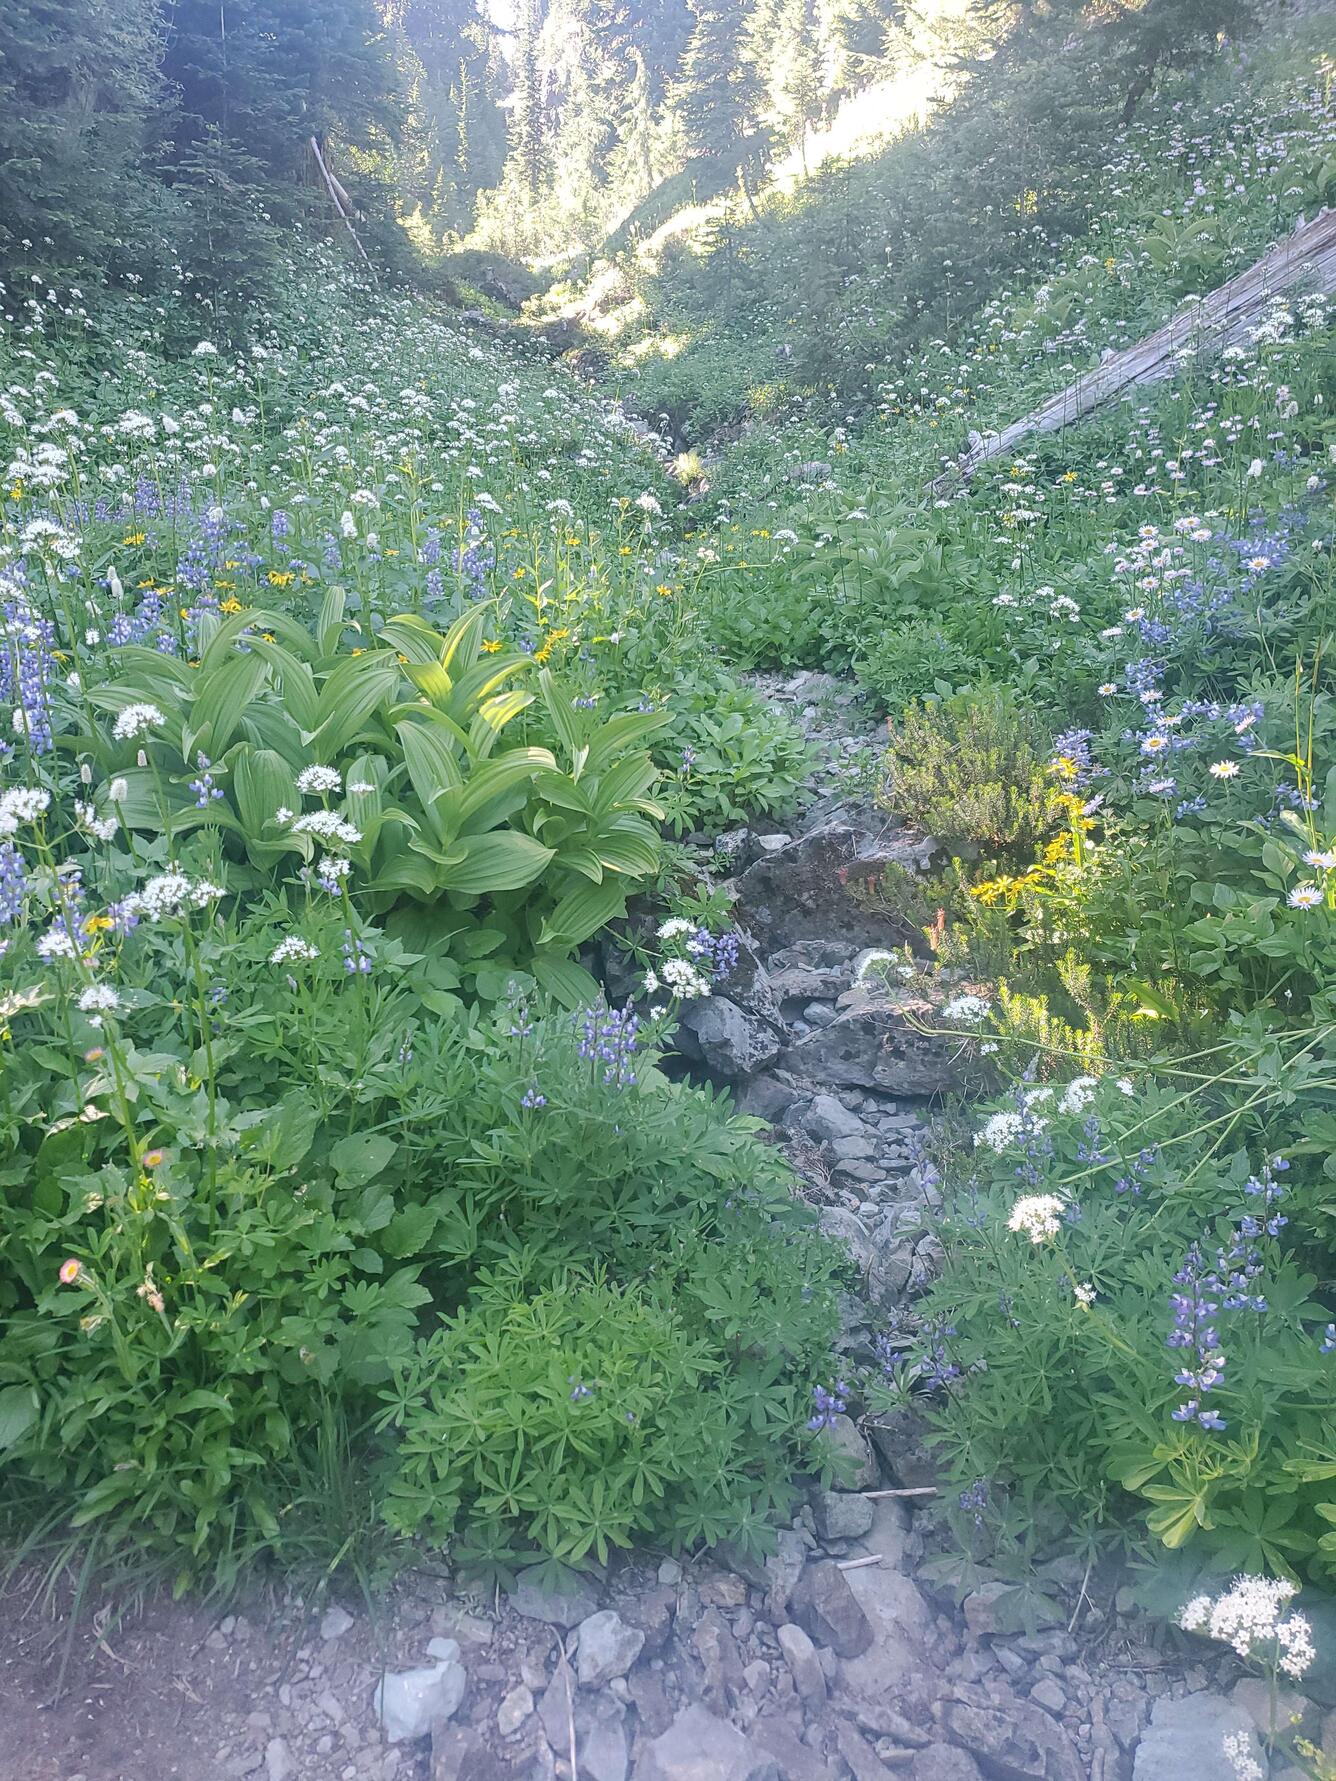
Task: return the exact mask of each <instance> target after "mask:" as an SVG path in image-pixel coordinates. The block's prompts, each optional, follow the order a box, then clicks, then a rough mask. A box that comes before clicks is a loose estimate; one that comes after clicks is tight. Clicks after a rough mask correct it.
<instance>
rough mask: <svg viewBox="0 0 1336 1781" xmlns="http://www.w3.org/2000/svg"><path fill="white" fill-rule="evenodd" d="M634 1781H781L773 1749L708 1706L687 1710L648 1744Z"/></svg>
mask: <svg viewBox="0 0 1336 1781" xmlns="http://www.w3.org/2000/svg"><path fill="white" fill-rule="evenodd" d="M635 1781H779V1769H778V1767H777V1765H776V1763H775V1759H774V1757H773V1756H771V1755H770V1753H769V1751H767V1750H764V1749H762V1748H760V1747H759V1746H758V1745H756V1744H754V1743H752V1741H751V1740H750V1739H749V1738H747V1737H744V1736H743V1734H742V1733H741V1732H740V1731H738V1730H737V1728H736V1727H735V1726H732V1725H730V1724H729V1722H728V1721H727V1720H726V1719H719V1718H717V1717H716V1716H715V1715H714V1714H713V1713H709V1712H707V1711H706V1709H705V1708H704V1707H701V1706H692V1707H686V1708H684V1709H683V1710H682V1712H680V1713H679V1714H678V1715H677V1718H676V1719H674V1721H673V1723H672V1724H671V1725H670V1726H669V1727H668V1729H667V1731H666V1732H664V1733H662V1735H661V1736H659V1737H657V1738H654V1739H653V1740H652V1741H651V1742H650V1743H649V1744H647V1745H646V1746H645V1747H644V1749H643V1751H642V1752H641V1755H640V1757H639V1760H638V1761H637V1763H636V1771H635Z"/></svg>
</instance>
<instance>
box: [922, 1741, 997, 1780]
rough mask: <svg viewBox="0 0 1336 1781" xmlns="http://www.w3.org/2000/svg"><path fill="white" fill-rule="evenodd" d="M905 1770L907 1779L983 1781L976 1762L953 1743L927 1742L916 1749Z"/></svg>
mask: <svg viewBox="0 0 1336 1781" xmlns="http://www.w3.org/2000/svg"><path fill="white" fill-rule="evenodd" d="M905 1772H906V1774H907V1775H908V1777H909V1781H983V1770H982V1769H981V1768H980V1767H979V1765H978V1763H977V1762H975V1760H974V1758H973V1757H972V1756H971V1755H970V1754H969V1752H968V1751H967V1750H960V1749H957V1747H956V1746H955V1745H954V1744H929V1745H927V1746H926V1747H925V1748H924V1749H922V1750H916V1751H915V1752H914V1757H913V1760H912V1761H911V1763H910V1765H909V1767H908V1769H907V1770H906V1771H905Z"/></svg>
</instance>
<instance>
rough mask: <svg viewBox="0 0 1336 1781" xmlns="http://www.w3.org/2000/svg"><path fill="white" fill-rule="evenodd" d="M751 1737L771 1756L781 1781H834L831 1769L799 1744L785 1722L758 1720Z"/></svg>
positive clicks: (808, 1748)
mask: <svg viewBox="0 0 1336 1781" xmlns="http://www.w3.org/2000/svg"><path fill="white" fill-rule="evenodd" d="M751 1735H752V1737H753V1738H754V1739H755V1740H756V1742H757V1743H758V1744H760V1745H761V1746H762V1748H763V1749H765V1750H767V1751H769V1753H770V1755H771V1756H773V1757H774V1759H775V1762H776V1764H777V1765H778V1767H779V1772H780V1775H781V1776H782V1777H783V1781H836V1775H835V1771H834V1769H832V1768H831V1767H830V1766H829V1765H828V1764H827V1763H824V1762H822V1760H821V1758H820V1757H819V1756H818V1755H817V1753H816V1751H815V1750H813V1749H812V1747H811V1746H810V1745H809V1744H804V1743H803V1742H802V1741H801V1739H800V1738H799V1737H798V1735H797V1733H796V1732H795V1731H794V1730H793V1728H792V1727H791V1725H790V1724H789V1722H788V1721H787V1720H786V1719H772V1718H769V1717H766V1718H764V1719H758V1720H757V1721H756V1724H755V1726H754V1727H753V1728H752V1734H751Z"/></svg>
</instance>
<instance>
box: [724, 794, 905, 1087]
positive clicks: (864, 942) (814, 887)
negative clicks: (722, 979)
mask: <svg viewBox="0 0 1336 1781" xmlns="http://www.w3.org/2000/svg"><path fill="white" fill-rule="evenodd" d="M904 859H905V850H904V848H903V847H901V848H899V849H897V848H896V847H895V845H894V844H893V843H892V844H889V845H888V844H887V843H885V842H883V841H882V839H881V838H880V837H879V836H876V835H872V834H869V833H867V832H866V831H863V830H859V829H856V828H854V827H852V826H850V825H848V824H846V823H839V822H832V823H828V824H827V825H825V826H824V827H822V828H819V829H815V830H813V831H812V832H811V833H809V834H806V835H803V836H802V837H800V838H799V839H798V840H796V841H793V842H791V843H790V844H789V846H787V847H784V848H781V849H780V850H779V852H778V853H774V854H769V855H766V856H764V857H763V858H761V859H759V860H757V861H756V862H755V864H754V865H751V866H749V867H748V868H747V870H746V871H745V872H744V873H743V874H742V876H741V877H740V878H739V879H738V881H737V888H738V901H737V905H736V913H737V916H738V919H739V921H740V922H741V923H742V924H743V925H744V926H745V927H747V928H748V929H749V930H750V931H751V932H752V933H753V934H756V935H758V936H759V937H760V941H761V950H762V951H763V952H765V953H767V954H769V953H774V952H777V951H780V950H784V949H787V948H789V947H791V946H793V945H794V944H795V943H796V942H798V941H803V940H817V941H822V942H825V943H830V944H835V943H838V944H840V945H842V946H843V947H844V951H845V956H846V957H848V956H850V955H851V954H852V953H854V952H856V951H857V950H858V949H859V948H860V947H863V946H900V945H904V944H905V943H910V944H915V943H916V944H918V945H920V946H921V945H922V943H923V942H922V936H921V935H920V934H919V933H918V932H917V931H916V930H915V928H914V924H913V923H912V922H910V921H909V920H907V919H906V918H905V917H903V916H899V915H897V914H895V913H894V912H893V911H892V910H889V909H876V908H873V907H872V906H871V903H870V900H869V901H866V902H860V901H859V900H858V899H857V898H856V896H855V895H853V894H852V893H853V892H856V891H857V890H858V889H859V887H860V886H861V885H864V884H866V883H867V881H868V880H869V879H872V878H877V877H880V875H881V874H882V873H883V872H884V871H885V870H886V867H887V866H888V865H889V864H892V863H894V864H897V865H899V864H902V863H904ZM773 986H774V979H773V976H772V987H773ZM788 993H790V994H792V993H795V992H793V991H789V992H788ZM820 994H821V991H820V989H819V988H813V989H810V990H808V991H807V993H806V995H805V996H804V1000H808V1001H810V1000H811V999H812V998H813V997H814V996H816V997H819V996H820ZM811 1080H813V1081H821V1080H823V1079H822V1078H821V1077H820V1076H813V1077H812V1078H811Z"/></svg>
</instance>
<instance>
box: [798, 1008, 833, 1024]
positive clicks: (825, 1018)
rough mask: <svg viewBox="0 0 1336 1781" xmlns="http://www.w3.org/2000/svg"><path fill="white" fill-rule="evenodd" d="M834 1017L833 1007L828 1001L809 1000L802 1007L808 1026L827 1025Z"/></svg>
mask: <svg viewBox="0 0 1336 1781" xmlns="http://www.w3.org/2000/svg"><path fill="white" fill-rule="evenodd" d="M834 1018H835V1009H834V1007H833V1006H832V1005H831V1003H829V1002H809V1003H808V1004H807V1006H806V1007H805V1008H804V1009H803V1019H804V1020H805V1021H806V1022H807V1024H808V1026H809V1027H828V1026H829V1025H830V1023H831V1021H832V1020H834Z"/></svg>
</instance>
